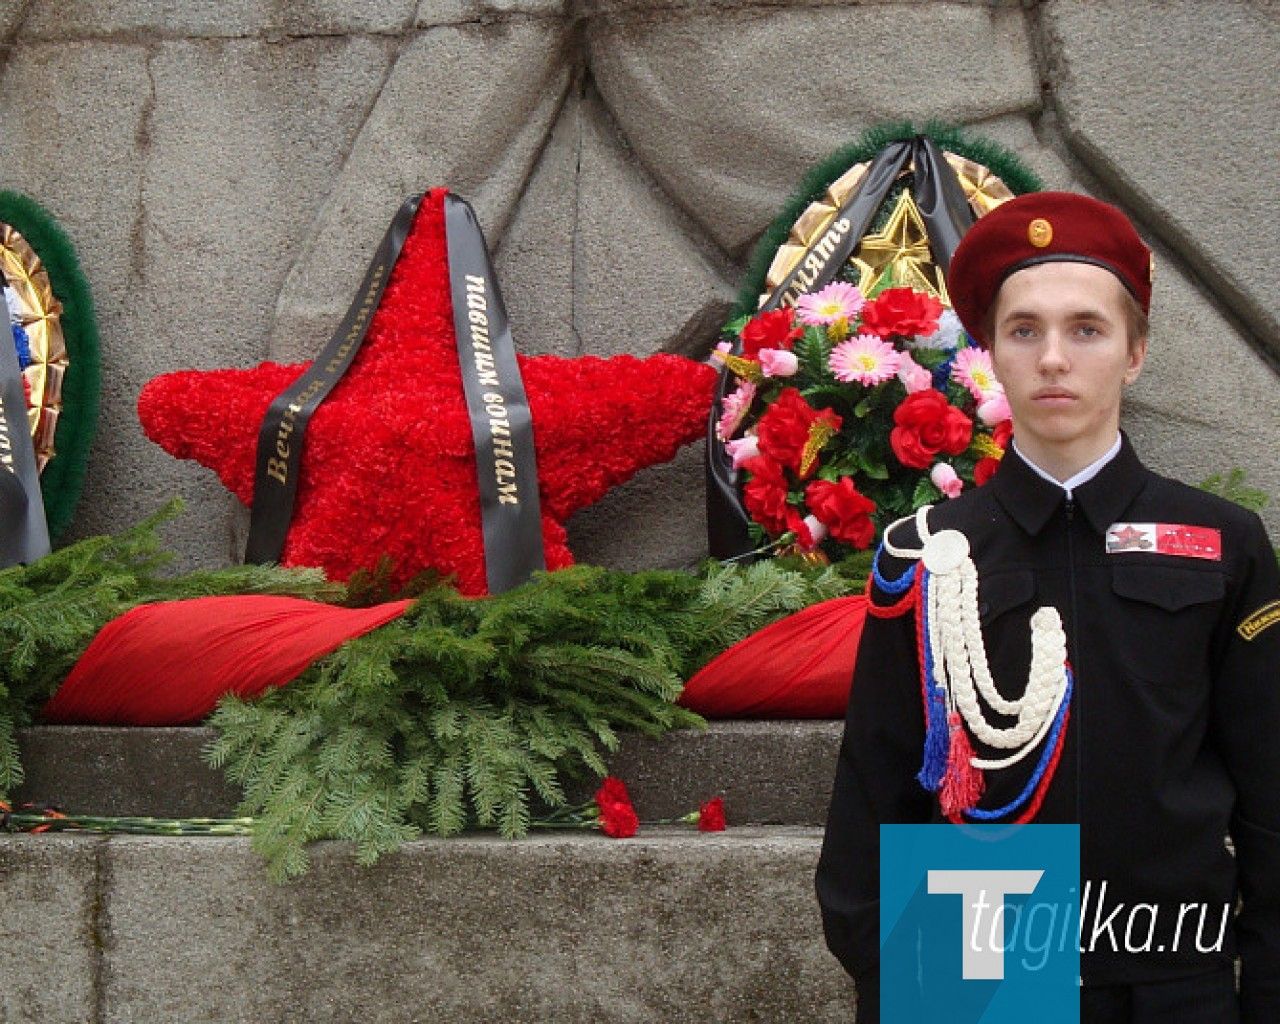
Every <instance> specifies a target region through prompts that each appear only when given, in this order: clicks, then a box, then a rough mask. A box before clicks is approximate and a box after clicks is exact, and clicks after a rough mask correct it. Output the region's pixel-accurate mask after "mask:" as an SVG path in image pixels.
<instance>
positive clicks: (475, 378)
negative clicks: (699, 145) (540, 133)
mask: <svg viewBox="0 0 1280 1024" xmlns="http://www.w3.org/2000/svg"><path fill="white" fill-rule="evenodd" d="M444 227H445V235H446V236H447V238H448V242H449V287H450V289H451V291H452V293H453V326H454V334H456V335H457V343H458V363H459V366H460V368H461V370H462V387H463V391H464V392H465V393H466V396H467V412H468V414H469V415H470V417H471V436H472V437H473V438H474V440H475V445H476V471H477V474H478V476H479V485H480V515H481V520H482V525H483V527H484V563H485V575H486V579H487V581H488V587H489V593H491V594H499V593H501V592H502V591H504V590H510V589H511V588H512V587H515V586H519V585H520V584H521V583H523V582H525V581H526V580H527V579H528V578H529V574H530V573H532V572H533V571H534V570H535V569H545V568H546V560H545V557H544V555H543V550H542V512H541V506H540V502H539V500H538V463H537V459H536V457H535V455H534V448H533V417H532V415H530V413H529V401H528V399H527V398H526V397H525V392H524V381H523V380H522V379H521V377H520V366H519V364H518V363H517V362H516V349H515V341H514V339H513V338H512V336H511V325H510V322H509V321H508V319H507V308H506V306H505V305H504V303H503V301H502V293H501V291H499V290H498V278H497V274H496V273H495V272H494V269H493V261H492V260H491V259H490V258H489V247H488V246H487V245H486V244H485V240H484V232H483V231H481V230H480V222H479V221H478V220H476V215H475V211H473V210H472V209H471V207H470V206H469V205H468V204H467V201H466V200H465V199H460V198H458V197H457V196H455V195H453V194H452V193H448V194H446V195H445V197H444Z"/></svg>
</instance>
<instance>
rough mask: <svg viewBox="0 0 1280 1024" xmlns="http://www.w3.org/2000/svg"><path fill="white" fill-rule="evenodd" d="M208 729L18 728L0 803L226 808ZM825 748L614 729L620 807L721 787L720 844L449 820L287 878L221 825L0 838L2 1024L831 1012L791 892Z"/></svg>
mask: <svg viewBox="0 0 1280 1024" xmlns="http://www.w3.org/2000/svg"><path fill="white" fill-rule="evenodd" d="M212 735H213V734H212V732H211V731H210V730H207V729H106V728H85V727H58V728H54V727H47V728H36V729H30V730H27V731H26V732H24V733H23V734H22V736H21V747H22V753H23V759H24V764H25V765H26V768H27V771H28V780H27V783H26V784H25V785H24V787H23V791H22V793H21V794H20V798H22V799H31V800H37V801H42V802H52V803H56V804H57V805H59V806H61V807H63V808H64V809H66V810H69V811H73V812H74V811H80V812H85V813H101V814H155V815H162V816H188V815H210V816H221V815H226V814H229V813H231V811H232V810H233V808H234V806H235V803H236V792H235V790H234V789H233V788H231V787H228V786H227V785H226V783H225V782H224V781H223V779H222V778H221V776H220V775H219V774H218V773H217V772H214V771H212V770H210V769H209V768H207V767H206V766H205V765H204V763H203V761H202V760H201V757H200V752H201V749H202V747H204V746H205V745H206V744H207V743H208V742H209V741H210V739H211V738H212ZM839 737H840V724H839V723H835V722H720V723H715V724H713V725H712V726H711V727H710V728H709V729H708V730H707V731H706V732H680V733H673V734H670V735H668V736H665V737H662V738H660V739H644V738H639V737H628V738H627V739H626V740H625V741H624V743H623V747H622V749H621V750H620V751H619V752H618V753H617V754H616V755H615V756H614V757H613V758H612V759H611V767H612V769H613V771H614V772H615V774H618V775H620V776H621V777H622V778H624V779H625V780H626V782H627V783H628V786H629V787H630V789H631V791H632V795H633V798H634V800H635V803H636V806H637V809H638V810H639V812H640V814H641V817H642V818H662V817H673V816H675V815H678V814H681V813H684V812H686V811H688V810H691V809H693V808H695V807H697V805H698V804H699V803H700V802H701V801H702V800H703V799H705V798H706V797H707V796H709V795H711V794H713V793H716V792H719V793H722V794H723V795H724V796H725V798H726V808H727V811H728V817H729V821H730V828H729V830H728V831H727V832H724V833H719V834H701V833H698V832H696V831H695V830H693V829H691V828H688V827H684V828H678V827H652V826H651V827H648V828H644V829H643V830H642V831H641V833H640V835H639V836H637V837H635V838H632V839H627V840H612V839H608V838H606V837H604V836H602V835H600V834H598V833H594V832H535V833H534V835H532V836H531V837H529V838H527V839H524V840H519V841H504V840H502V839H500V838H498V837H496V836H493V835H488V834H485V835H479V834H467V835H463V836H460V837H457V838H453V839H443V840H442V839H434V838H428V839H422V840H419V841H416V842H412V843H408V844H406V845H405V846H404V847H403V848H402V849H401V850H400V851H398V852H397V853H395V854H393V855H390V856H388V857H385V858H384V859H383V860H381V861H380V862H379V863H378V864H377V865H376V866H374V867H373V868H361V867H359V866H357V865H356V864H355V861H354V857H353V849H352V847H351V846H350V844H346V843H332V842H330V843H317V844H315V845H314V846H313V847H312V851H313V861H312V868H311V870H310V872H309V873H308V874H306V875H305V876H304V877H302V878H301V879H300V880H298V881H296V882H293V883H291V884H289V885H286V886H278V885H274V884H272V883H271V882H270V881H268V879H267V877H266V873H265V871H264V869H263V864H262V861H261V859H260V858H259V857H258V856H257V854H255V853H254V852H253V850H252V848H251V847H250V845H249V842H248V840H245V839H222V838H158V837H156V838H153V837H136V836H111V837H101V836H72V835H65V834H48V835H42V836H30V835H9V836H5V835H0V934H2V935H3V939H0V977H5V978H7V979H9V981H8V982H7V983H6V984H5V985H4V986H0V1021H3V1022H10V1021H14V1022H16V1021H32V1022H39V1024H63V1022H67V1024H70V1022H76V1024H81V1022H91V1024H153V1022H157V1021H163V1022H165V1024H186V1022H205V1021H208V1022H217V1024H240V1022H244V1024H273V1022H290V1024H292V1022H295V1021H296V1022H304V1024H328V1022H334V1024H348V1022H352V1021H359V1022H360V1024H383V1022H386V1024H393V1022H394V1024H411V1022H420V1024H436V1022H446V1021H448V1022H459V1024H471V1022H482V1024H487V1022H494V1024H498V1022H501V1024H512V1022H516V1024H521V1022H529V1024H541V1022H551V1021H555V1022H564V1024H577V1022H581V1024H613V1022H619V1024H631V1022H637V1024H638V1022H644V1024H655V1022H656V1024H685V1022H687V1024H702V1022H708V1024H710V1022H717V1024H719V1022H738V1021H748V1022H750V1021H760V1022H766V1021H767V1022H770V1024H780V1022H797V1024H801V1022H803V1024H828V1022H830V1024H837V1022H839V1024H850V1022H851V1021H853V1020H854V1016H855V994H854V990H853V986H852V983H851V982H850V981H849V980H848V979H847V978H846V977H845V975H844V973H843V971H842V970H841V969H840V967H839V965H838V964H837V963H836V961H835V960H834V959H833V958H832V957H831V956H830V955H829V954H828V953H827V951H826V949H825V947H824V945H823V941H822V929H821V923H820V920H819V915H818V909H817V904H816V901H815V899H814V895H813V870H814V867H815V866H816V864H817V858H818V852H819V849H820V847H821V842H822V833H821V829H820V828H819V827H817V826H820V825H821V823H822V822H823V821H824V819H825V815H826V805H827V801H828V799H829V793H830V785H831V773H832V770H833V766H834V760H835V755H836V746H837V744H838V743H839ZM590 788H591V787H590V786H587V787H586V790H585V792H584V793H582V794H577V795H579V796H583V798H585V796H586V795H589V791H590ZM748 822H754V823H755V824H745V823H748Z"/></svg>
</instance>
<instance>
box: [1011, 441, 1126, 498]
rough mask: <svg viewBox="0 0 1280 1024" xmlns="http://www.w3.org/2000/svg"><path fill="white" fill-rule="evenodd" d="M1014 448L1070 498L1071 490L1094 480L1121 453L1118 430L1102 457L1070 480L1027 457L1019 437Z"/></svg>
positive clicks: (1032, 466) (1023, 459)
mask: <svg viewBox="0 0 1280 1024" xmlns="http://www.w3.org/2000/svg"><path fill="white" fill-rule="evenodd" d="M1013 450H1014V451H1016V452H1017V453H1018V456H1019V458H1021V459H1022V461H1023V462H1025V463H1026V464H1027V465H1028V466H1030V467H1031V469H1032V470H1033V471H1034V472H1035V473H1036V475H1037V476H1041V477H1044V479H1046V480H1048V481H1049V483H1051V484H1054V485H1056V486H1058V487H1061V488H1062V489H1063V490H1064V491H1066V492H1067V497H1068V498H1070V497H1071V492H1072V491H1073V490H1075V488H1077V487H1079V486H1081V485H1082V484H1087V483H1088V482H1089V481H1090V480H1092V479H1093V478H1094V477H1095V476H1097V475H1098V474H1099V473H1101V472H1102V468H1103V467H1104V466H1105V465H1106V464H1107V463H1108V462H1110V461H1111V460H1112V459H1114V458H1115V457H1116V456H1117V455H1118V454H1119V453H1120V434H1119V433H1118V432H1117V434H1116V439H1115V442H1114V443H1113V444H1112V445H1111V447H1110V448H1108V449H1107V450H1106V452H1104V453H1103V454H1102V456H1101V457H1100V458H1097V459H1095V460H1094V461H1093V462H1091V463H1089V465H1087V466H1085V467H1084V469H1082V470H1080V472H1079V473H1077V474H1075V476H1073V477H1071V478H1070V479H1069V480H1059V479H1058V478H1057V477H1055V476H1052V475H1050V474H1049V473H1048V472H1046V471H1045V470H1043V469H1041V468H1040V467H1039V466H1037V465H1036V464H1035V463H1034V462H1032V461H1031V460H1030V459H1029V458H1027V456H1026V454H1025V453H1024V452H1023V451H1022V449H1021V448H1019V447H1018V440H1017V438H1014V439H1013Z"/></svg>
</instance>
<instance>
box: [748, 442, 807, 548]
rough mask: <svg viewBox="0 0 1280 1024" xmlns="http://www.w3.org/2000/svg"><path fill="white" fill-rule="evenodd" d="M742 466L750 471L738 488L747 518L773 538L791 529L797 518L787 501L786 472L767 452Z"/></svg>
mask: <svg viewBox="0 0 1280 1024" xmlns="http://www.w3.org/2000/svg"><path fill="white" fill-rule="evenodd" d="M742 468H743V469H745V470H746V471H747V472H748V473H750V474H751V479H750V480H748V481H747V483H746V485H745V486H744V487H743V488H742V504H743V505H744V506H745V507H746V510H747V513H748V514H749V515H750V516H751V518H752V519H754V520H755V521H756V522H757V523H759V524H760V525H761V526H763V527H764V528H765V531H766V532H767V533H769V534H770V535H771V536H774V537H777V536H779V535H781V534H784V533H786V532H787V531H788V530H790V529H792V528H793V524H794V522H795V520H796V518H798V517H797V516H796V511H795V509H794V508H792V507H791V506H790V505H788V504H787V487H788V484H787V475H786V473H784V472H783V470H782V467H781V466H780V465H778V463H777V462H775V461H774V460H773V459H771V458H769V456H767V455H757V456H756V457H755V458H754V459H748V460H747V461H746V462H744V463H743V464H742Z"/></svg>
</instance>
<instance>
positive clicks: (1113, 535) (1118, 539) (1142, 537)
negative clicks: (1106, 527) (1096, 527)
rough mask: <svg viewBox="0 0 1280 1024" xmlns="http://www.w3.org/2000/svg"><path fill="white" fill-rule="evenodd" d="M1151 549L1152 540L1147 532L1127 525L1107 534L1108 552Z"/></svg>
mask: <svg viewBox="0 0 1280 1024" xmlns="http://www.w3.org/2000/svg"><path fill="white" fill-rule="evenodd" d="M1150 547H1151V538H1150V537H1148V536H1147V534H1146V531H1145V530H1139V529H1138V528H1137V527H1136V526H1133V525H1132V524H1129V523H1126V524H1125V525H1124V526H1122V527H1121V528H1120V529H1118V530H1114V529H1113V530H1112V531H1111V532H1109V533H1108V534H1107V551H1108V552H1112V551H1146V550H1147V549H1148V548H1150Z"/></svg>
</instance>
